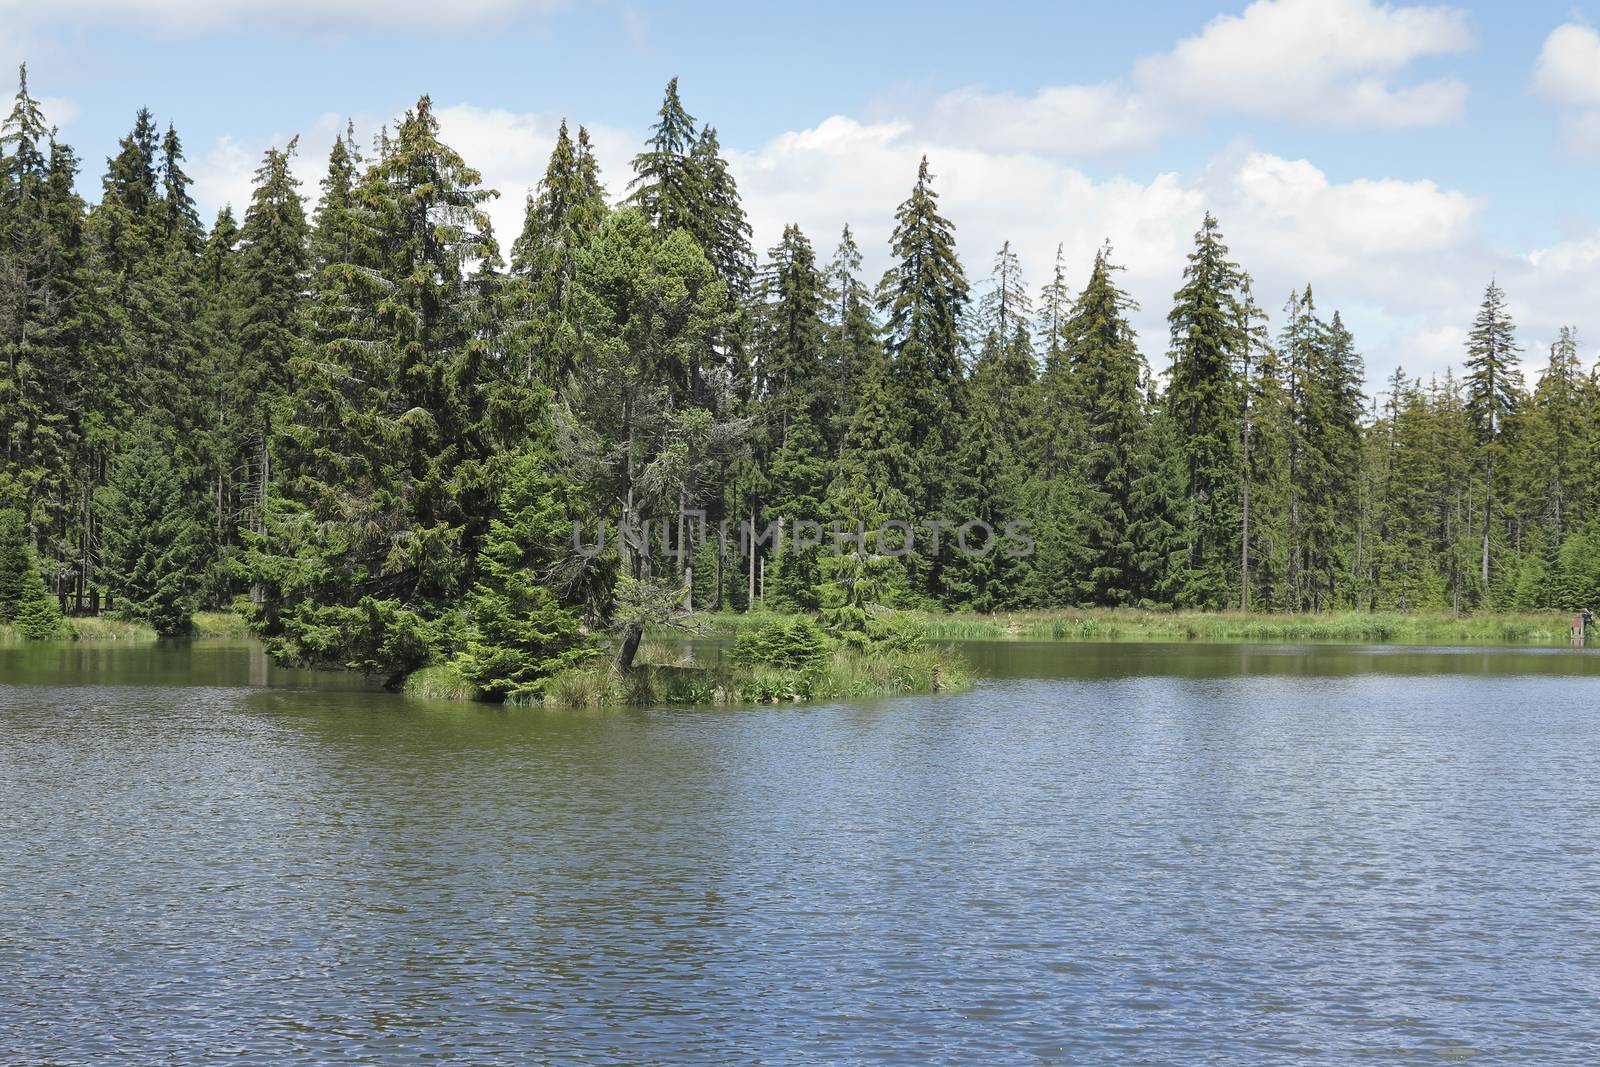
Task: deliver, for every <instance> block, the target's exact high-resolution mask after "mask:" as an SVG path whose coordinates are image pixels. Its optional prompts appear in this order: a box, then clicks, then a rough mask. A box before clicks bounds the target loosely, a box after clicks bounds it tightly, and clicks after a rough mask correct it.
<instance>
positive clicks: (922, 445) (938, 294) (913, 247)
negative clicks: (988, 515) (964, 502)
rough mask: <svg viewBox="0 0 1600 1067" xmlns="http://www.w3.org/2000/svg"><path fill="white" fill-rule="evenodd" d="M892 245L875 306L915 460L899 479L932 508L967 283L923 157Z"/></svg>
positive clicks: (944, 450) (958, 367)
mask: <svg viewBox="0 0 1600 1067" xmlns="http://www.w3.org/2000/svg"><path fill="white" fill-rule="evenodd" d="M890 249H891V251H892V252H893V255H894V265H893V266H892V267H891V268H890V269H889V272H888V273H887V274H886V275H885V276H884V279H883V282H882V284H880V286H879V290H878V291H879V297H878V310H879V312H880V314H882V315H883V317H884V323H885V330H884V332H885V337H886V343H885V347H886V349H887V351H888V353H889V358H890V366H891V368H892V370H893V380H894V383H895V387H896V390H897V393H898V401H899V403H900V404H901V405H902V406H903V409H904V410H905V411H906V413H907V417H908V425H907V431H908V434H907V436H908V438H909V443H910V445H911V449H912V453H913V456H914V458H915V462H916V470H915V471H914V472H912V476H911V477H910V478H909V479H908V480H907V481H906V482H905V483H904V485H905V487H906V492H907V494H908V495H909V496H910V497H911V500H912V503H913V504H914V505H915V506H918V507H920V508H922V509H924V510H925V511H927V512H929V513H933V512H936V511H938V510H939V508H940V507H941V505H942V503H943V502H942V500H941V499H940V498H941V495H942V494H941V492H940V489H941V487H942V486H945V485H947V484H948V471H947V468H948V456H949V454H950V438H949V433H948V428H949V426H950V425H951V420H952V419H953V418H954V417H955V416H956V415H957V414H958V410H957V405H958V392H959V386H960V383H961V380H962V377H963V366H962V356H961V331H962V316H963V315H964V314H965V311H966V306H967V299H968V287H967V279H966V274H965V273H964V272H963V271H962V269H961V262H960V260H958V259H957V258H956V248H955V228H954V227H953V226H952V225H951V224H950V221H949V220H948V219H946V218H945V217H944V216H942V215H940V214H939V197H938V194H937V193H935V192H934V190H933V175H932V174H931V173H930V171H929V169H928V160H927V157H923V159H922V162H921V163H920V164H919V165H918V167H917V182H916V185H915V186H914V187H913V188H912V190H911V195H910V196H909V197H907V198H906V200H905V202H904V203H902V204H901V205H900V207H899V209H898V210H897V211H896V212H895V229H894V234H893V236H892V237H891V239H890Z"/></svg>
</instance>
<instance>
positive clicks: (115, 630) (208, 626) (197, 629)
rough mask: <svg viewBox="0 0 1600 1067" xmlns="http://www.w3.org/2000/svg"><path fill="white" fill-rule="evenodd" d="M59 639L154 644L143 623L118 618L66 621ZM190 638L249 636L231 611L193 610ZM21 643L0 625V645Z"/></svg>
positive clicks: (11, 629)
mask: <svg viewBox="0 0 1600 1067" xmlns="http://www.w3.org/2000/svg"><path fill="white" fill-rule="evenodd" d="M64 625H65V630H64V631H63V632H62V635H61V638H60V640H64V641H128V642H132V643H139V644H142V643H150V644H154V643H155V641H156V640H157V637H156V632H155V630H154V628H152V627H151V626H149V625H148V624H146V623H142V622H133V621H131V620H128V619H118V618H115V617H112V616H108V615H100V616H93V617H84V618H69V619H67V620H66V621H65V624H64ZM189 636H190V637H193V638H219V637H220V638H246V637H249V636H250V627H249V624H248V623H246V622H245V620H244V619H242V618H240V617H239V616H238V615H235V614H234V613H233V612H231V611H197V612H195V614H194V629H193V631H192V632H190V634H189ZM23 641H24V639H23V637H22V635H21V634H19V633H17V629H16V627H15V626H11V625H9V624H6V623H0V645H19V644H22V643H23Z"/></svg>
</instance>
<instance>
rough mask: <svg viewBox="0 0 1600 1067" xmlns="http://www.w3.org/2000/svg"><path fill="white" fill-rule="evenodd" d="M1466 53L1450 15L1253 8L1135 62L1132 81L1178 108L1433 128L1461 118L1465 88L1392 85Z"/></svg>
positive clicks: (1355, 8) (1276, 0) (1367, 8)
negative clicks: (1432, 59)
mask: <svg viewBox="0 0 1600 1067" xmlns="http://www.w3.org/2000/svg"><path fill="white" fill-rule="evenodd" d="M1471 46H1472V34H1471V31H1470V30H1469V29H1468V28H1467V21H1466V16H1465V14H1464V13H1463V12H1461V11H1459V10H1456V9H1454V8H1447V7H1390V6H1388V5H1386V4H1378V3H1374V2H1373V0H1256V2H1255V3H1253V4H1251V5H1250V6H1249V7H1247V8H1245V10H1244V12H1243V14H1240V15H1219V16H1218V17H1217V18H1214V19H1212V20H1211V22H1209V23H1208V24H1207V25H1206V27H1205V29H1204V30H1202V31H1201V32H1200V33H1199V34H1197V35H1195V36H1193V37H1190V38H1187V39H1186V40H1183V41H1180V42H1179V43H1178V45H1177V46H1176V47H1175V48H1173V49H1172V50H1171V51H1170V52H1167V53H1165V54H1162V55H1158V56H1150V57H1148V58H1145V59H1142V60H1140V61H1139V63H1138V64H1137V65H1136V66H1135V67H1134V81H1135V83H1137V85H1138V86H1139V89H1140V91H1141V92H1143V93H1145V94H1147V95H1149V96H1151V97H1153V98H1158V99H1161V100H1164V101H1166V102H1167V103H1168V105H1169V106H1172V107H1175V108H1186V109H1195V110H1205V111H1226V112H1232V113H1236V114H1245V115H1259V116H1263V117H1268V118H1281V119H1288V120H1291V121H1295V122H1303V123H1307V124H1315V125H1333V126H1383V127H1394V126H1417V125H1432V124H1436V123H1440V122H1447V121H1450V120H1452V119H1455V118H1457V117H1459V116H1460V114H1461V107H1462V105H1463V103H1464V102H1465V99H1466V87H1465V86H1464V85H1462V84H1461V83H1460V82H1458V81H1455V80H1453V79H1443V80H1435V81H1424V82H1418V83H1414V84H1409V85H1400V86H1396V85H1394V84H1392V79H1393V78H1394V77H1395V76H1397V75H1399V74H1402V73H1403V72H1404V71H1405V70H1406V68H1407V67H1409V66H1410V65H1411V64H1413V63H1415V62H1416V61H1417V60H1420V59H1424V58H1427V57H1429V56H1438V55H1449V54H1452V53H1457V52H1463V51H1465V50H1467V49H1468V48H1470V47H1471Z"/></svg>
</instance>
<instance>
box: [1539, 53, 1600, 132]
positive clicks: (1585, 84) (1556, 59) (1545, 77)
mask: <svg viewBox="0 0 1600 1067" xmlns="http://www.w3.org/2000/svg"><path fill="white" fill-rule="evenodd" d="M1532 88H1533V91H1534V92H1535V93H1537V94H1539V95H1540V96H1543V97H1545V98H1546V99H1548V100H1551V101H1554V102H1555V103H1557V104H1559V105H1561V106H1562V108H1563V111H1564V114H1563V115H1562V131H1563V134H1564V137H1565V140H1566V144H1567V147H1568V148H1569V149H1571V150H1572V151H1574V152H1577V153H1580V154H1593V153H1596V152H1600V33H1596V32H1595V30H1594V28H1593V27H1592V26H1587V25H1584V24H1583V23H1580V22H1569V23H1566V24H1564V25H1561V26H1557V27H1556V28H1555V29H1553V30H1551V31H1550V35H1549V36H1548V37H1546V38H1545V39H1544V45H1543V46H1542V47H1541V48H1540V49H1539V58H1538V60H1537V61H1536V62H1535V63H1534V67H1533V85H1532Z"/></svg>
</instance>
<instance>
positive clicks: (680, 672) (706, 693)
mask: <svg viewBox="0 0 1600 1067" xmlns="http://www.w3.org/2000/svg"><path fill="white" fill-rule="evenodd" d="M646 651H647V650H646ZM673 651H674V653H675V654H676V650H673ZM644 654H645V652H641V655H644ZM971 685H972V672H971V670H970V668H968V667H967V665H966V663H965V662H963V661H962V659H961V658H960V657H959V656H957V655H955V654H954V653H952V652H950V651H948V650H942V649H923V650H920V651H915V652H886V653H866V652H852V651H843V650H841V651H838V652H834V653H833V654H832V655H831V656H829V657H828V659H826V660H824V661H823V662H821V663H819V664H817V665H816V666H814V667H811V668H809V669H805V670H785V669H779V668H773V667H763V666H751V667H722V668H711V667H699V666H693V665H687V664H684V663H682V662H676V663H671V664H663V663H651V662H641V663H639V664H638V665H636V666H635V668H634V670H633V671H631V672H629V673H627V674H621V673H619V672H617V671H616V670H615V669H613V668H612V667H611V665H610V664H609V663H606V664H600V665H595V666H588V667H581V668H577V669H575V670H570V671H566V672H563V673H562V674H558V675H556V676H555V677H554V678H552V679H551V680H550V682H549V684H548V685H547V687H546V689H545V694H544V703H545V704H546V705H548V706H550V707H562V708H603V707H621V706H629V705H633V706H648V705H657V704H678V705H697V706H705V705H717V706H722V707H731V706H738V705H748V704H780V703H785V704H786V703H802V702H814V701H825V700H863V699H869V698H873V697H890V696H904V695H906V694H910V693H947V692H959V691H961V690H964V689H968V688H970V687H971Z"/></svg>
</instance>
